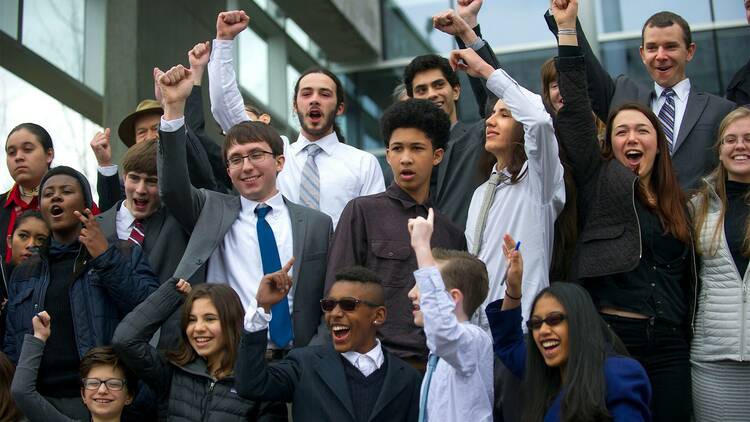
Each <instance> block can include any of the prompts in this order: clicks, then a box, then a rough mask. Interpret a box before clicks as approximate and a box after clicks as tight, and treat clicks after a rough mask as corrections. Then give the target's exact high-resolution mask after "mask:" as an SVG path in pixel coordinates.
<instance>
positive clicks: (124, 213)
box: [115, 201, 135, 240]
mask: <svg viewBox="0 0 750 422" xmlns="http://www.w3.org/2000/svg"><path fill="white" fill-rule="evenodd" d="M134 224H135V217H133V213H131V212H130V210H129V209H128V207H126V206H125V201H123V202H122V204H121V205H120V209H119V210H117V215H116V216H115V227H117V238H118V239H120V240H128V239H130V233H131V232H132V231H133V225H134Z"/></svg>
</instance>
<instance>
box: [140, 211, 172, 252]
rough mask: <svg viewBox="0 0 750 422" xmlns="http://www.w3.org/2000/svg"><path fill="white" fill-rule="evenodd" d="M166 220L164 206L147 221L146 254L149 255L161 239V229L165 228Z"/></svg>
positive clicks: (145, 235) (144, 246)
mask: <svg viewBox="0 0 750 422" xmlns="http://www.w3.org/2000/svg"><path fill="white" fill-rule="evenodd" d="M165 218H166V210H165V209H164V206H162V207H160V208H159V209H158V210H157V211H156V212H155V213H153V214H151V215H150V216H149V217H148V219H147V220H146V233H144V235H143V249H144V250H145V251H146V253H149V251H150V250H151V247H152V246H153V245H154V243H155V242H156V239H157V238H158V237H159V233H161V229H162V227H164V219H165Z"/></svg>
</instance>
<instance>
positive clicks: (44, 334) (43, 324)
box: [31, 311, 52, 342]
mask: <svg viewBox="0 0 750 422" xmlns="http://www.w3.org/2000/svg"><path fill="white" fill-rule="evenodd" d="M51 321H52V318H51V317H50V316H49V314H48V313H47V311H42V312H39V313H38V314H36V315H34V318H32V319H31V326H32V327H34V337H36V338H38V339H39V340H41V341H44V342H46V341H47V339H48V338H49V336H50V334H52V328H51V327H50V322H51Z"/></svg>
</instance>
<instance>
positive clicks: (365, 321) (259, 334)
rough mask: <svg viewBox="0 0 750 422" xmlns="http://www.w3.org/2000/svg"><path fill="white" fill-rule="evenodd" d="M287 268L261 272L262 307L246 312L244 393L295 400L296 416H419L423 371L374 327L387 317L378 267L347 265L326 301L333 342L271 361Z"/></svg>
mask: <svg viewBox="0 0 750 422" xmlns="http://www.w3.org/2000/svg"><path fill="white" fill-rule="evenodd" d="M286 269H287V268H283V269H282V270H281V271H279V272H276V273H274V274H269V275H266V276H265V277H264V278H263V280H262V281H261V287H260V289H258V295H257V301H258V305H259V306H258V308H257V310H253V311H252V312H251V310H248V313H247V314H246V316H245V330H246V332H245V333H244V334H243V335H242V340H241V342H240V350H239V352H238V353H237V356H238V357H237V363H236V365H235V379H236V382H235V387H236V389H237V392H238V393H239V395H240V396H241V397H244V398H247V399H250V400H261V401H266V400H279V401H285V402H291V403H292V415H293V419H294V421H295V422H305V421H316V422H317V421H337V422H347V421H352V422H361V421H370V422H375V421H383V422H397V421H410V422H411V421H415V420H417V416H418V413H419V390H420V383H421V377H420V375H419V373H418V372H417V371H416V370H415V369H413V368H412V367H410V366H409V365H407V364H406V363H405V362H403V361H401V360H400V359H399V358H397V357H396V356H394V355H393V354H391V353H389V352H388V351H386V350H385V349H384V348H382V347H381V344H380V340H378V339H377V336H376V334H377V330H378V327H379V326H381V325H382V324H383V323H384V322H385V319H386V308H385V297H384V296H385V295H384V291H383V286H382V285H381V282H380V280H379V279H378V276H377V274H375V273H374V272H372V271H370V270H368V269H366V268H363V267H350V268H345V269H341V270H340V271H339V272H338V273H337V274H336V282H335V283H334V284H333V286H332V287H331V290H330V292H329V293H328V297H326V298H325V299H323V300H321V301H320V306H321V308H323V310H324V311H325V321H326V325H327V326H328V329H329V330H330V334H331V337H332V339H333V340H332V343H333V344H332V345H331V343H327V344H325V345H319V346H308V347H303V348H298V349H294V350H292V351H291V352H290V353H289V356H288V357H287V358H286V359H284V360H282V361H280V362H277V363H274V364H271V365H267V364H266V362H265V360H264V359H263V353H264V351H265V349H266V341H267V340H266V338H267V327H268V324H269V321H272V320H273V316H272V315H271V307H272V306H273V305H274V304H276V303H277V302H279V301H280V300H282V299H283V298H284V297H285V296H286V293H287V292H288V290H289V287H290V286H291V285H292V282H291V280H290V279H289V276H288V275H287V274H286ZM332 346H333V347H332Z"/></svg>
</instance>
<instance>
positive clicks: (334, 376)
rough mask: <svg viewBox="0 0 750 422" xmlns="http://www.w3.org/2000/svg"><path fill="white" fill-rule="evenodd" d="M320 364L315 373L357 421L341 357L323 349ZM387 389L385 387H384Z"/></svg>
mask: <svg viewBox="0 0 750 422" xmlns="http://www.w3.org/2000/svg"><path fill="white" fill-rule="evenodd" d="M318 357H319V359H318V363H317V364H316V365H315V372H317V373H318V376H319V377H320V378H321V379H322V380H323V382H324V383H325V384H326V386H327V387H328V388H329V389H330V390H331V391H332V392H333V394H334V395H335V396H336V398H338V399H339V401H340V402H341V404H343V405H344V408H345V409H346V410H347V411H348V412H349V414H350V415H351V417H352V420H355V419H356V418H355V415H354V406H353V405H352V399H351V397H350V396H349V386H348V385H347V383H346V373H345V372H344V364H343V363H341V357H340V356H339V354H338V353H336V352H335V351H333V350H331V349H323V350H322V351H321V352H320V353H319V354H318ZM383 388H385V385H384V386H383Z"/></svg>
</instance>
